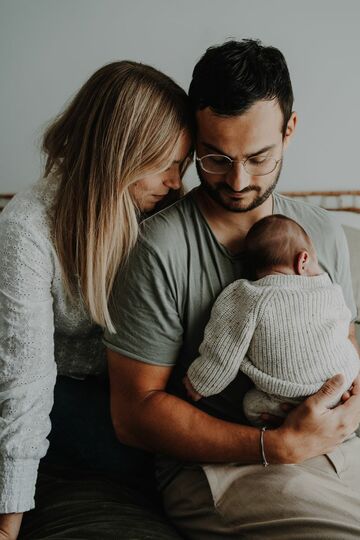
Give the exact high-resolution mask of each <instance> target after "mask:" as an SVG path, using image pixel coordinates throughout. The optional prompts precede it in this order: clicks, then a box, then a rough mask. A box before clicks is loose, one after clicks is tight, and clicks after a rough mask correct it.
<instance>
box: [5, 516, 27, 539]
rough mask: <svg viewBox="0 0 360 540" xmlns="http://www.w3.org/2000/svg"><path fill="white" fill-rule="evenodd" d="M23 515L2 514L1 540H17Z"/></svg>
mask: <svg viewBox="0 0 360 540" xmlns="http://www.w3.org/2000/svg"><path fill="white" fill-rule="evenodd" d="M22 516H23V515H22V514H0V540H16V539H17V537H18V534H19V530H20V525H21V520H22Z"/></svg>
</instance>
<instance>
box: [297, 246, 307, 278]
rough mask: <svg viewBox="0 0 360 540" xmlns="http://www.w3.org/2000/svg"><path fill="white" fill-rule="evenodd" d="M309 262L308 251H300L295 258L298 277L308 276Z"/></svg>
mask: <svg viewBox="0 0 360 540" xmlns="http://www.w3.org/2000/svg"><path fill="white" fill-rule="evenodd" d="M308 262H309V253H308V251H300V253H298V254H297V255H296V257H295V273H296V274H297V275H298V276H304V275H306V274H307V268H306V266H307V264H308Z"/></svg>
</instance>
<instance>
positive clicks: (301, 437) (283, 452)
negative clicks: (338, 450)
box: [267, 375, 360, 463]
mask: <svg viewBox="0 0 360 540" xmlns="http://www.w3.org/2000/svg"><path fill="white" fill-rule="evenodd" d="M343 384H344V378H343V376H342V375H335V376H334V377H332V378H331V379H329V380H328V381H327V382H326V383H325V384H324V385H323V386H322V387H321V389H320V390H319V391H318V392H316V394H314V395H312V396H310V397H309V398H308V399H306V400H305V401H304V402H303V403H302V404H301V405H299V406H298V407H296V408H295V409H294V410H293V411H291V412H290V413H289V415H288V417H287V418H286V420H285V421H284V423H283V424H282V426H280V427H279V428H278V429H276V430H274V435H275V433H276V436H280V437H279V438H278V444H281V445H282V447H281V448H279V446H278V448H276V445H274V447H273V449H274V450H275V451H276V450H277V452H278V457H279V458H280V462H281V463H300V462H302V461H304V460H306V459H309V458H312V457H315V456H319V455H321V454H327V453H329V452H331V451H332V450H334V448H335V447H336V446H338V445H339V444H340V443H341V442H342V441H344V440H345V439H346V438H347V437H349V436H350V435H351V434H352V433H353V432H354V431H355V430H356V428H357V427H358V425H359V422H360V379H359V377H357V379H356V380H355V381H354V384H353V387H352V390H351V395H350V397H349V398H348V399H347V400H346V401H345V402H342V403H340V404H339V405H338V406H337V407H335V408H333V409H330V406H331V404H332V403H333V402H334V396H336V395H337V394H339V392H341V388H342V386H343ZM267 436H268V439H269V443H270V449H271V439H272V435H271V432H268V433H267ZM275 459H276V458H275ZM269 461H270V463H271V456H269Z"/></svg>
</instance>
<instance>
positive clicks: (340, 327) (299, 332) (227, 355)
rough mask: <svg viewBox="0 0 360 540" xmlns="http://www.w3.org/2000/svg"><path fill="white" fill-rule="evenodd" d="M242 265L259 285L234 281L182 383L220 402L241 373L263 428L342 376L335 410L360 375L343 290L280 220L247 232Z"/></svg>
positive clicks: (296, 230) (247, 408)
mask: <svg viewBox="0 0 360 540" xmlns="http://www.w3.org/2000/svg"><path fill="white" fill-rule="evenodd" d="M244 259H245V260H246V265H247V270H248V274H249V276H250V277H251V278H252V279H253V278H254V279H255V280H256V281H248V280H246V279H240V280H238V281H235V282H234V283H232V284H231V285H229V286H228V287H227V288H226V289H225V290H224V291H223V292H222V293H221V294H220V296H219V297H218V299H217V300H216V302H215V304H214V307H213V309H212V312H211V318H210V321H209V323H208V324H207V326H206V329H205V334H204V340H203V342H202V344H201V346H200V348H199V353H200V356H199V357H198V358H197V359H196V360H194V362H193V363H192V364H191V366H190V367H189V370H188V372H187V376H186V377H185V379H184V383H185V386H186V388H187V391H188V394H189V395H190V397H191V398H192V399H194V400H198V399H200V398H201V397H203V396H210V395H213V394H218V393H219V392H221V391H222V390H223V389H224V388H225V387H226V386H227V385H228V384H229V383H230V382H231V381H232V380H233V379H234V378H235V377H236V375H237V373H238V371H239V369H240V370H241V371H242V372H244V373H245V374H246V375H248V376H249V377H250V379H251V380H252V381H253V383H254V385H255V387H254V388H253V389H252V390H250V391H249V392H247V393H246V395H245V397H244V402H243V407H244V413H245V415H246V417H247V418H248V420H249V421H250V422H251V424H253V425H255V426H261V425H263V422H262V421H261V418H260V415H261V414H262V413H269V414H274V415H277V416H285V413H284V412H283V411H282V409H281V404H282V403H284V402H286V403H293V404H295V405H296V404H298V403H299V402H300V401H301V400H302V399H304V398H305V397H306V396H309V395H310V394H313V393H314V392H316V391H317V390H318V389H319V388H320V387H321V386H322V384H323V383H324V382H325V381H326V380H327V379H329V378H330V377H332V376H333V375H335V374H336V373H342V374H343V375H344V378H345V382H344V387H343V390H342V391H341V392H340V393H339V395H338V396H337V398H336V401H334V403H333V406H335V405H336V403H337V402H338V401H339V399H340V397H341V395H342V393H343V392H344V391H345V390H346V389H347V388H349V387H350V386H351V384H352V382H353V380H354V379H355V377H356V376H357V374H358V372H359V368H360V360H359V356H358V353H357V351H356V350H355V347H354V346H353V344H352V343H351V341H350V340H349V339H348V335H349V324H350V321H351V318H350V317H351V314H350V310H349V309H348V308H347V306H346V305H345V301H344V297H343V294H342V290H341V287H340V286H339V285H335V284H333V283H332V282H331V280H330V278H329V276H328V275H327V274H325V273H323V272H322V270H321V269H320V267H319V264H318V260H317V256H316V252H315V248H314V246H313V243H312V241H311V240H310V238H309V236H308V235H307V234H306V232H305V231H304V229H303V228H302V227H301V226H300V225H299V224H298V223H296V222H295V221H293V220H292V219H289V218H287V217H285V216H282V215H280V214H274V215H271V216H267V217H265V218H263V219H261V220H260V221H258V222H257V223H255V225H254V226H253V227H252V228H251V229H250V230H249V232H248V234H247V236H246V238H245V252H244Z"/></svg>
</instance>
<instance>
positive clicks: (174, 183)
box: [164, 170, 182, 189]
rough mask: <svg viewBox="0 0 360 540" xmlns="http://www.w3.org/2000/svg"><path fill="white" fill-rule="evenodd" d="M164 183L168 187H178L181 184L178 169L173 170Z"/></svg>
mask: <svg viewBox="0 0 360 540" xmlns="http://www.w3.org/2000/svg"><path fill="white" fill-rule="evenodd" d="M164 184H165V185H166V186H167V187H168V188H170V189H180V187H181V184H182V180H181V176H180V171H179V170H176V171H173V172H172V173H171V175H170V176H169V178H167V179H166V180H165V181H164Z"/></svg>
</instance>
